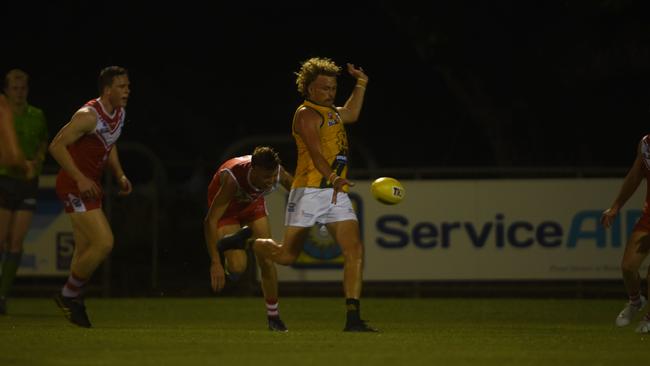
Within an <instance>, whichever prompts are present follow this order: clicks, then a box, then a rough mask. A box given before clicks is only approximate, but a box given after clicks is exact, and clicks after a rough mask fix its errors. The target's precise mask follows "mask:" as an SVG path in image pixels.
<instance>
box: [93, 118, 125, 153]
mask: <svg viewBox="0 0 650 366" xmlns="http://www.w3.org/2000/svg"><path fill="white" fill-rule="evenodd" d="M121 133H122V121H121V120H120V121H119V122H118V123H117V126H115V128H111V126H110V125H109V124H108V123H107V122H106V121H105V120H104V119H103V118H101V117H99V118H97V127H96V128H95V134H97V136H98V137H99V139H100V140H101V141H102V143H103V144H104V146H105V147H106V148H108V147H109V146H112V145H113V144H115V142H116V141H117V139H118V138H119V137H120V134H121Z"/></svg>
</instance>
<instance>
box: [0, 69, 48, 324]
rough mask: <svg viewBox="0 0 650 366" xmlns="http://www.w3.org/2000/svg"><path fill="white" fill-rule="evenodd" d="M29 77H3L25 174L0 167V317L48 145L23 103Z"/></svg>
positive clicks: (43, 127)
mask: <svg viewBox="0 0 650 366" xmlns="http://www.w3.org/2000/svg"><path fill="white" fill-rule="evenodd" d="M28 83H29V75H27V73H25V72H24V71H22V70H18V69H13V70H11V71H9V72H8V73H7V75H6V76H5V83H4V94H5V96H6V98H7V100H8V102H9V104H10V106H11V109H12V111H13V114H14V126H15V129H16V136H17V137H18V143H19V145H20V148H21V150H22V152H23V154H24V155H25V158H26V159H27V166H28V169H27V172H26V173H25V172H24V171H20V170H15V169H12V168H4V167H0V266H1V268H2V272H1V273H2V275H1V276H0V315H2V314H6V313H7V296H8V295H9V290H10V289H11V285H12V283H13V281H14V277H16V271H17V270H18V267H19V265H20V259H21V256H22V253H23V241H24V239H25V236H26V235H27V231H28V230H29V226H30V225H31V222H32V218H33V217H34V211H35V210H36V194H37V192H38V176H39V175H40V173H41V168H42V166H43V160H44V159H45V152H46V151H47V145H48V132H47V123H46V122H45V115H44V114H43V111H41V110H40V109H38V108H36V107H34V106H31V105H29V104H28V103H27V95H28V93H29V85H28Z"/></svg>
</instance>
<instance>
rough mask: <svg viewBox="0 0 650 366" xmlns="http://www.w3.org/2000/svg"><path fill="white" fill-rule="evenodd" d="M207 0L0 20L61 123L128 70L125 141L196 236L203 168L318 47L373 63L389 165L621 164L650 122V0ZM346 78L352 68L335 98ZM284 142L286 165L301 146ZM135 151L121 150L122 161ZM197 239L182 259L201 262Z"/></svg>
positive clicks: (53, 120)
mask: <svg viewBox="0 0 650 366" xmlns="http://www.w3.org/2000/svg"><path fill="white" fill-rule="evenodd" d="M208 4H209V2H193V1H184V2H173V3H171V4H170V3H162V2H151V3H140V2H135V1H134V2H132V3H120V2H102V3H98V2H84V1H78V2H77V1H67V2H39V3H36V2H34V3H30V2H24V3H23V4H22V5H16V4H9V5H7V7H8V9H6V11H5V14H4V16H3V20H2V22H3V23H5V22H6V23H7V24H5V26H4V27H3V28H4V29H3V35H2V39H3V43H4V44H5V47H3V51H2V52H1V54H2V57H0V72H2V73H3V74H4V73H5V72H6V71H7V70H9V69H11V68H14V67H19V68H22V69H24V70H25V71H27V72H28V73H29V74H30V75H31V94H30V101H31V103H32V104H34V105H36V106H39V107H41V108H42V109H44V111H45V113H46V116H47V117H48V121H49V125H50V132H51V134H52V136H53V135H54V134H55V133H56V131H58V129H59V128H60V127H61V126H62V125H63V124H64V123H66V122H67V121H68V120H69V118H70V116H71V115H72V113H73V112H74V111H75V110H76V109H77V108H78V107H79V106H81V105H82V103H84V102H86V101H87V100H89V99H91V98H94V97H96V96H97V90H96V78H97V74H98V72H99V70H100V69H101V68H103V67H105V66H108V65H113V64H117V65H121V66H124V67H126V68H128V69H129V73H130V79H131V97H130V101H129V105H128V106H127V125H126V126H125V129H124V131H123V134H122V137H121V140H120V142H137V143H140V144H143V145H145V146H146V147H148V148H149V149H151V150H152V151H153V152H154V153H155V155H157V156H158V158H160V159H161V160H162V161H163V162H164V163H163V165H164V167H165V169H166V171H167V174H168V176H169V184H170V187H171V188H170V189H169V190H168V191H169V192H172V193H170V194H168V195H167V196H166V199H165V200H164V202H165V205H167V206H169V207H171V208H173V210H181V211H182V212H184V213H185V214H186V215H187V216H190V217H196V220H197V221H196V222H195V225H197V227H198V229H197V228H194V227H190V226H191V225H190V224H187V225H188V227H187V228H185V229H187V230H188V231H189V232H194V233H195V234H196V231H199V232H198V234H196V237H195V238H194V237H193V238H191V240H192V241H194V240H196V241H198V242H199V243H200V242H201V237H200V235H201V234H200V221H201V218H202V214H203V212H204V209H205V208H204V207H203V206H202V204H204V201H203V200H204V191H205V187H206V186H204V185H203V184H207V182H206V181H205V179H206V177H207V178H208V179H209V176H210V175H211V174H212V169H213V168H215V167H216V166H218V165H219V163H220V158H221V155H222V154H223V153H224V151H225V150H226V148H227V147H228V146H229V145H230V144H231V143H233V142H234V141H236V140H239V139H242V138H244V137H247V136H251V135H274V136H275V135H285V136H288V135H289V133H290V124H291V117H292V114H293V111H294V109H295V108H296V106H297V105H298V104H299V103H300V101H301V99H300V97H299V95H298V93H297V91H296V89H295V85H294V80H295V77H294V75H293V72H295V71H296V70H297V69H298V67H299V63H300V62H301V61H303V60H305V59H307V58H309V57H313V56H325V57H330V58H332V59H334V60H335V61H336V62H337V63H338V64H339V65H344V64H345V63H346V62H351V63H354V64H356V65H360V66H362V67H363V68H364V70H365V71H366V72H367V74H368V75H369V77H370V83H369V87H368V91H367V93H366V99H365V104H364V108H363V111H362V115H361V119H360V120H359V122H358V123H357V124H356V125H353V126H350V128H349V129H348V132H349V135H350V139H351V144H352V145H353V146H355V144H356V146H361V147H364V148H365V149H366V151H368V152H369V153H370V154H371V156H372V157H373V158H374V160H375V161H376V163H377V165H378V167H379V168H382V169H388V170H390V169H402V171H404V170H405V171H406V172H408V171H409V169H413V171H416V170H417V169H424V168H427V169H432V168H433V169H436V168H439V169H460V171H462V170H463V169H466V170H468V171H471V170H472V169H476V168H480V169H487V170H490V169H510V168H533V169H538V170H539V172H540V173H542V172H543V171H544V170H545V169H552V168H561V169H568V170H571V171H573V170H575V171H580V170H585V169H600V168H605V169H612V168H616V169H627V167H628V166H629V165H630V164H631V163H632V161H633V159H634V154H635V148H636V144H637V143H638V141H639V139H640V138H641V137H642V136H643V135H645V134H646V133H648V132H650V128H648V127H646V125H647V121H648V120H649V119H650V115H649V114H650V18H649V14H650V3H648V2H646V1H628V0H619V1H613V0H582V1H557V0H549V1H515V0H511V1H504V0H493V1H469V0H454V1H429V2H423V1H417V2H416V1H413V2H410V1H386V0H379V1H362V2H353V1H350V2H336V1H335V2H320V3H313V5H309V4H307V2H274V3H272V4H271V3H259V4H256V3H255V2H228V3H227V5H224V3H214V4H212V3H210V4H209V5H208ZM352 86H353V80H352V78H351V77H349V76H348V75H347V73H344V74H343V75H342V76H341V77H340V78H339V94H338V101H339V102H338V104H342V103H344V102H345V99H346V98H347V96H348V95H349V93H350V91H351V88H352ZM118 146H119V143H118ZM279 149H280V150H281V152H282V154H283V158H284V160H285V161H286V162H287V166H288V167H289V168H292V167H293V166H292V159H293V158H294V157H293V156H292V154H295V151H294V150H293V149H294V148H293V146H290V147H289V148H285V147H282V148H279ZM353 151H354V148H353ZM242 153H245V151H242ZM354 158H355V156H354V155H353V160H352V165H353V167H354V166H355V165H356V166H357V167H358V168H360V169H363V168H364V166H363V165H364V162H360V161H359V160H357V161H356V162H355V160H354ZM133 161H137V159H133V160H131V162H129V160H128V159H126V158H124V157H123V164H124V165H125V168H126V171H127V174H131V175H135V174H137V171H138V170H139V169H138V166H137V165H136V164H135V163H133ZM51 163H52V162H51ZM197 171H198V172H199V174H197ZM352 174H354V172H352ZM197 176H198V178H197V179H195V180H192V177H195V178H196V177H197ZM404 177H406V178H408V174H404ZM193 184H194V185H193ZM188 187H189V188H188ZM612 194H614V193H612ZM171 196H173V197H181V198H183V197H185V198H187V197H190V198H189V199H186V200H184V201H183V202H179V201H180V199H176V200H175V199H174V198H170V197H171ZM119 208H120V205H119V204H118V205H117V208H116V209H119ZM168 211H169V210H168ZM192 214H194V216H192ZM143 215H145V214H143ZM161 220H163V221H165V220H167V221H165V222H167V223H169V222H174V223H175V225H183V223H182V222H181V221H177V220H175V219H174V218H173V217H164V218H162V219H161ZM114 225H117V226H119V222H118V223H115V224H114ZM181 229H182V228H181ZM179 230H180V229H179ZM181 231H182V230H181ZM162 236H163V237H165V238H166V239H168V240H169V241H170V243H167V244H165V243H163V245H162V246H163V251H162V254H161V256H162V261H163V262H164V260H165V257H173V256H179V255H181V254H179V253H180V252H181V251H180V250H177V249H174V243H173V242H176V241H181V240H183V239H178V240H177V239H175V238H174V236H173V234H169V235H165V234H163V235H162ZM185 239H187V237H185ZM133 240H134V241H137V239H133ZM195 247H196V248H197V249H196V251H195V253H190V254H187V257H188V258H190V257H191V258H195V256H200V258H204V255H205V253H203V252H201V251H202V250H204V249H203V248H202V247H200V245H196V246H195ZM165 248H166V249H165ZM119 255H120V254H119V250H116V253H115V256H116V257H119ZM204 259H205V260H207V258H204ZM192 261H193V259H187V261H186V263H185V265H186V267H188V268H187V271H190V269H189V267H191V266H192ZM195 261H196V260H195ZM200 263H201V265H203V262H200ZM206 266H207V265H206ZM206 270H207V267H206ZM203 277H205V278H203ZM200 279H201V281H203V280H207V276H204V273H201V277H200ZM202 285H203V284H202Z"/></svg>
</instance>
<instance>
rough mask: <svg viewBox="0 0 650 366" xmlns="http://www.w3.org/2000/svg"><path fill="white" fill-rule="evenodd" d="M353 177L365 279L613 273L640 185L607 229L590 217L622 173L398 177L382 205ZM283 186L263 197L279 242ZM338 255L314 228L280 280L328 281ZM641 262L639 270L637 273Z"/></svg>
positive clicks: (336, 276) (616, 275)
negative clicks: (397, 188)
mask: <svg viewBox="0 0 650 366" xmlns="http://www.w3.org/2000/svg"><path fill="white" fill-rule="evenodd" d="M370 183H371V182H370V181H357V182H356V186H355V187H353V188H352V189H351V198H352V200H353V202H354V205H355V207H356V209H357V213H358V217H359V222H360V225H361V231H362V240H363V242H364V246H365V269H364V279H365V280H371V281H372V280H377V281H403V280H418V281H421V280H559V279H620V278H621V273H620V261H621V258H622V255H623V249H624V247H625V243H626V241H627V238H628V235H629V233H630V232H631V230H632V228H633V227H634V224H635V222H636V220H637V219H638V217H639V216H640V215H641V208H642V207H643V200H644V198H645V186H641V187H639V189H638V191H637V193H636V194H635V195H634V196H633V197H632V198H631V199H630V200H629V201H628V203H627V204H626V206H625V207H624V209H623V210H622V212H621V213H620V215H619V216H618V217H617V220H616V222H615V224H614V225H613V227H611V228H610V229H608V230H605V229H604V228H603V227H602V226H601V225H600V222H599V220H600V216H601V214H602V212H603V210H604V209H606V208H607V207H609V205H610V204H611V203H612V201H613V199H614V198H615V196H616V195H617V194H618V191H619V189H620V186H621V184H622V179H534V180H532V179H531V180H526V179H516V180H442V181H433V180H429V181H417V180H404V181H402V184H403V185H404V187H405V191H406V198H405V199H404V200H403V201H402V202H401V203H399V204H397V205H384V204H382V203H379V202H378V201H376V200H375V199H374V198H373V197H372V195H371V194H370ZM285 203H286V193H284V192H276V193H274V194H272V195H271V196H269V197H268V206H269V211H270V219H271V223H272V233H273V236H274V238H275V239H276V240H281V239H282V234H283V220H284V207H285ZM340 254H341V252H340V249H339V248H338V246H337V245H336V243H335V242H334V240H333V239H332V238H331V237H330V236H329V234H328V233H327V230H325V228H324V227H320V226H317V227H314V228H313V229H312V230H311V232H310V235H309V237H308V239H307V241H306V243H305V250H304V252H303V253H302V255H301V257H300V258H299V259H298V262H297V263H296V264H295V265H293V266H289V267H286V266H278V274H279V279H280V280H281V281H310V280H314V281H336V280H340V279H341V278H342V271H341V270H340V269H341V268H342V263H343V260H342V257H341V255H340ZM646 269H647V266H645V267H644V268H642V270H641V271H642V272H641V273H645V271H646Z"/></svg>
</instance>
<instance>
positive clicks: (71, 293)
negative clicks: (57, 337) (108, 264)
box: [49, 66, 132, 328]
mask: <svg viewBox="0 0 650 366" xmlns="http://www.w3.org/2000/svg"><path fill="white" fill-rule="evenodd" d="M98 86H99V93H100V97H99V98H97V99H93V100H91V101H89V102H88V103H86V104H85V105H84V106H83V107H81V108H80V109H79V110H78V111H77V112H76V113H75V114H74V115H73V116H72V119H71V120H70V122H68V123H67V124H66V125H65V126H63V128H61V130H60V131H59V132H58V134H57V135H56V136H55V137H54V139H53V140H52V142H51V143H50V148H49V150H50V154H52V156H53V157H54V159H56V161H57V162H58V163H59V165H60V166H61V170H60V171H59V174H58V176H57V179H56V193H57V195H58V196H59V198H60V199H61V201H63V204H64V206H65V211H66V213H68V215H69V217H70V220H71V221H72V230H73V237H74V243H75V246H74V252H73V255H72V263H71V265H70V276H69V277H68V280H67V282H66V284H65V285H64V286H63V289H62V290H61V292H60V293H58V294H57V295H56V296H55V301H56V303H57V305H58V306H59V307H60V308H61V310H63V314H64V315H65V317H66V318H67V319H68V320H69V321H70V322H72V323H74V324H76V325H78V326H80V327H85V328H89V327H90V326H91V324H90V320H89V319H88V315H87V314H86V307H85V305H84V302H83V300H82V297H81V296H80V295H81V290H82V288H83V287H84V285H85V284H86V283H87V282H88V280H89V279H90V277H91V276H92V274H93V272H95V270H96V269H97V267H99V265H100V264H101V263H102V262H103V261H104V259H106V257H107V256H108V255H109V254H110V252H111V250H112V249H113V232H112V231H111V227H110V225H109V224H108V220H107V219H106V216H105V215H104V212H103V211H102V210H101V206H102V187H101V185H100V179H101V177H102V174H103V172H104V166H105V165H106V164H108V166H109V168H110V169H111V171H112V172H113V176H114V177H115V178H116V179H117V181H118V183H119V186H120V193H119V194H120V195H126V194H129V193H131V189H132V188H131V182H130V181H129V179H128V178H127V177H126V175H124V171H123V170H122V166H121V164H120V159H119V157H118V155H117V148H116V147H115V142H116V141H117V139H118V138H119V137H120V134H121V132H122V126H123V125H124V114H125V111H124V107H125V106H126V102H127V100H128V97H129V77H128V75H127V71H126V70H125V69H123V68H121V67H118V66H110V67H107V68H105V69H103V70H102V71H101V73H100V75H99V83H98Z"/></svg>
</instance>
